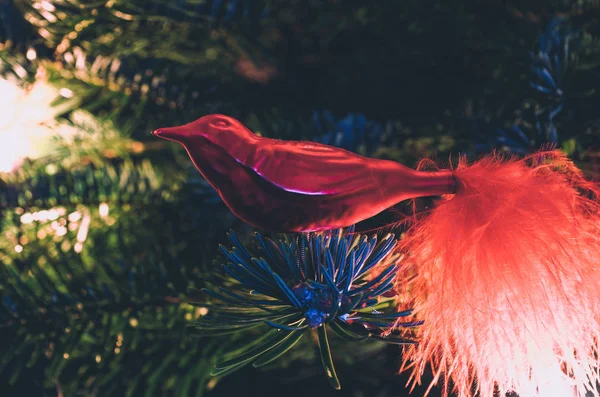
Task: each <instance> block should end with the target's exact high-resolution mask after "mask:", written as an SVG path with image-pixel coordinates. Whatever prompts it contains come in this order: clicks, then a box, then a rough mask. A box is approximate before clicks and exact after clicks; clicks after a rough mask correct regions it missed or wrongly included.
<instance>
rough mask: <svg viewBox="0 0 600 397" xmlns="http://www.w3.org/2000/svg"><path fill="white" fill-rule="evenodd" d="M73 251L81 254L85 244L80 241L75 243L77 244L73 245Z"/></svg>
mask: <svg viewBox="0 0 600 397" xmlns="http://www.w3.org/2000/svg"><path fill="white" fill-rule="evenodd" d="M73 251H75V252H77V253H78V254H79V253H80V252H81V251H83V244H82V243H80V242H77V243H75V246H74V247H73Z"/></svg>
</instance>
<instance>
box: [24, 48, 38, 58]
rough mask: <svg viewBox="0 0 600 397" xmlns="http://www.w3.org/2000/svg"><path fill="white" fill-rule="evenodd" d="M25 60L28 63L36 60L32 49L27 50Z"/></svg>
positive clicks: (35, 54)
mask: <svg viewBox="0 0 600 397" xmlns="http://www.w3.org/2000/svg"><path fill="white" fill-rule="evenodd" d="M26 56H27V59H29V60H30V61H33V60H34V59H36V58H37V53H36V52H35V50H34V49H33V48H30V49H28V50H27V55H26Z"/></svg>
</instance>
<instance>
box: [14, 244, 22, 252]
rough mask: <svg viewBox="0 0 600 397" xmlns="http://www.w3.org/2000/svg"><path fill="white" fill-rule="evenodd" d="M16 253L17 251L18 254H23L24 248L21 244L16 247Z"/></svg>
mask: <svg viewBox="0 0 600 397" xmlns="http://www.w3.org/2000/svg"><path fill="white" fill-rule="evenodd" d="M15 251H16V252H17V253H21V252H23V246H22V245H21V244H17V245H15Z"/></svg>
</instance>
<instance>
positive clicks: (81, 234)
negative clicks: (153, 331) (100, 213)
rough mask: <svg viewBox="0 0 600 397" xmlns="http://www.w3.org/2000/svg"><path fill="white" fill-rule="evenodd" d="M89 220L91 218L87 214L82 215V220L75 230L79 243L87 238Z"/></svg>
mask: <svg viewBox="0 0 600 397" xmlns="http://www.w3.org/2000/svg"><path fill="white" fill-rule="evenodd" d="M91 220H92V218H91V217H90V215H89V214H85V215H84V217H83V220H82V221H81V226H80V227H79V231H78V232H77V241H79V242H80V243H83V242H84V241H85V240H86V239H87V235H88V230H89V228H90V222H91Z"/></svg>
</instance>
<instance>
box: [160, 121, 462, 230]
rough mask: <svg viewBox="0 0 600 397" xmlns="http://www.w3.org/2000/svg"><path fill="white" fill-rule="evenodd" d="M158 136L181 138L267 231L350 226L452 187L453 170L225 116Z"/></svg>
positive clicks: (234, 204) (224, 194)
mask: <svg viewBox="0 0 600 397" xmlns="http://www.w3.org/2000/svg"><path fill="white" fill-rule="evenodd" d="M154 135H156V136H159V137H161V138H165V139H169V140H172V141H175V142H179V143H180V144H182V145H183V147H185V149H186V150H187V152H188V154H189V155H190V158H191V159H192V161H193V162H194V164H195V166H196V168H197V169H198V171H200V173H201V174H202V175H203V176H204V177H205V178H206V180H207V181H208V182H209V183H210V184H211V186H212V187H213V188H215V190H216V191H217V192H218V193H219V195H220V196H221V198H222V199H223V201H224V202H225V204H226V205H227V206H228V207H229V208H230V209H231V211H232V212H233V213H234V214H235V215H236V216H238V217H239V218H241V219H242V220H244V221H246V222H247V223H249V224H251V225H253V226H255V227H257V228H259V229H264V230H271V231H277V232H307V231H319V230H327V229H333V228H339V227H346V226H350V225H353V224H355V223H358V222H360V221H363V220H365V219H367V218H370V217H372V216H374V215H376V214H378V213H380V212H381V211H383V210H385V209H387V208H389V207H391V206H393V205H394V204H396V203H398V202H400V201H403V200H406V199H409V198H414V197H422V196H435V195H441V194H447V193H452V192H453V191H454V189H455V181H454V177H453V176H452V172H450V171H441V172H420V171H415V170H412V169H410V168H408V167H405V166H403V165H402V164H399V163H396V162H394V161H388V160H379V159H370V158H366V157H363V156H360V155H358V154H355V153H352V152H349V151H347V150H344V149H339V148H335V147H332V146H327V145H323V144H320V143H314V142H303V141H282V140H277V139H270V138H264V137H260V136H258V135H256V134H254V133H253V132H251V131H250V130H248V129H247V128H246V127H245V126H243V125H242V124H241V123H240V122H239V121H237V120H235V119H233V118H231V117H228V116H223V115H210V116H205V117H202V118H200V119H198V120H196V121H194V122H193V123H189V124H186V125H183V126H180V127H171V128H160V129H158V130H156V131H154Z"/></svg>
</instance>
